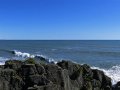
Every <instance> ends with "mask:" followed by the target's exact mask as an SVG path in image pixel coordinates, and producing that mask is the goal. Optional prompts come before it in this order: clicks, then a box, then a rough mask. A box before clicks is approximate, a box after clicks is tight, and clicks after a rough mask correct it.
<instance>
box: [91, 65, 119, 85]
mask: <svg viewBox="0 0 120 90" xmlns="http://www.w3.org/2000/svg"><path fill="white" fill-rule="evenodd" d="M91 68H92V69H98V70H101V71H103V72H104V73H105V75H107V76H108V77H110V78H111V79H112V84H113V85H114V84H116V83H117V82H118V81H120V65H116V66H113V67H112V68H110V69H102V68H99V67H91Z"/></svg>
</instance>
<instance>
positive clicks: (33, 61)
mask: <svg viewBox="0 0 120 90" xmlns="http://www.w3.org/2000/svg"><path fill="white" fill-rule="evenodd" d="M24 63H26V64H36V62H35V59H34V58H28V59H26V60H25V62H24Z"/></svg>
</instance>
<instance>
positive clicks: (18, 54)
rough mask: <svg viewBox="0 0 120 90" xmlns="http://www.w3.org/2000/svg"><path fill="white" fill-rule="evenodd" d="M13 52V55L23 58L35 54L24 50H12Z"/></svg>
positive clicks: (31, 56)
mask: <svg viewBox="0 0 120 90" xmlns="http://www.w3.org/2000/svg"><path fill="white" fill-rule="evenodd" d="M14 52H15V55H16V56H18V57H23V58H34V57H35V56H34V55H31V54H29V53H25V52H20V51H16V50H15V51H14Z"/></svg>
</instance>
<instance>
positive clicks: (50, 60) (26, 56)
mask: <svg viewBox="0 0 120 90" xmlns="http://www.w3.org/2000/svg"><path fill="white" fill-rule="evenodd" d="M14 53H15V55H16V56H18V57H22V58H35V57H36V56H38V57H43V58H45V59H46V60H48V62H49V63H55V64H56V63H57V62H56V61H55V60H54V59H52V58H48V59H47V57H46V56H44V55H38V54H37V55H32V54H29V53H25V52H20V51H17V50H14Z"/></svg>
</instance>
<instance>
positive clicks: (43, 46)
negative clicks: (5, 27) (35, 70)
mask: <svg viewBox="0 0 120 90" xmlns="http://www.w3.org/2000/svg"><path fill="white" fill-rule="evenodd" d="M11 50H16V51H19V52H21V53H28V54H30V55H43V56H45V57H47V58H51V59H54V60H56V61H58V60H63V59H64V60H71V61H74V62H77V63H80V64H84V63H87V64H89V65H91V66H96V67H101V68H110V67H112V66H115V65H120V41H112V40H110V41H106V40H105V41H104V40H103V41H102V40H100V41H99V40H93V41H91V40H60V41H59V40H36V41H34V40H20V41H18V40H1V41H0V62H1V63H2V62H4V61H5V60H7V59H21V58H23V57H22V55H13V54H11V53H9V52H8V51H11Z"/></svg>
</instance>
